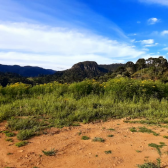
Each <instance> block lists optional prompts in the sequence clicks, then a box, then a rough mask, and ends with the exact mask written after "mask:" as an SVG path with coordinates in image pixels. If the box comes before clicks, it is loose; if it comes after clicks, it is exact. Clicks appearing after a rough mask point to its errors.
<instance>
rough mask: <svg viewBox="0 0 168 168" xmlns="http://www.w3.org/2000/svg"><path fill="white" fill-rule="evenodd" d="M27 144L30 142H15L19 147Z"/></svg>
mask: <svg viewBox="0 0 168 168" xmlns="http://www.w3.org/2000/svg"><path fill="white" fill-rule="evenodd" d="M27 144H28V142H27V141H21V142H18V143H15V145H16V146H17V147H22V146H25V145H27Z"/></svg>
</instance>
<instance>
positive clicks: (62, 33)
mask: <svg viewBox="0 0 168 168" xmlns="http://www.w3.org/2000/svg"><path fill="white" fill-rule="evenodd" d="M0 37H1V38H0V50H1V51H2V52H1V53H0V59H1V60H3V63H5V62H6V63H9V60H11V62H12V63H18V64H21V63H22V64H21V65H23V64H24V65H25V64H29V65H43V67H46V68H51V66H52V68H53V69H56V68H57V67H63V68H64V69H66V68H70V67H71V66H72V65H73V64H74V63H76V62H79V61H85V60H95V61H97V62H98V63H104V64H109V63H113V62H123V60H124V59H131V58H137V57H140V56H142V55H145V52H144V51H140V50H138V49H136V48H135V47H133V46H132V45H131V44H130V45H129V44H127V43H123V42H119V41H116V40H112V39H109V38H106V37H103V36H99V35H96V34H94V33H89V34H88V32H87V33H85V32H82V31H81V32H80V31H77V30H73V29H65V28H58V27H49V26H43V25H32V24H28V23H6V24H5V23H4V24H0ZM65 60H66V61H65ZM119 60H120V61H119ZM1 62H2V61H1Z"/></svg>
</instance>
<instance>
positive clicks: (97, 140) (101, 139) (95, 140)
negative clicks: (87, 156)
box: [92, 137, 105, 142]
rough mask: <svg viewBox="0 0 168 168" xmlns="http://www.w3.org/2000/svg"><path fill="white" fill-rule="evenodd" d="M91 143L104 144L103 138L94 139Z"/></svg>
mask: <svg viewBox="0 0 168 168" xmlns="http://www.w3.org/2000/svg"><path fill="white" fill-rule="evenodd" d="M92 141H93V142H104V141H105V140H104V139H103V138H100V137H95V138H94V139H93V140H92Z"/></svg>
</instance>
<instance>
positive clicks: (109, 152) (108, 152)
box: [104, 150, 112, 154]
mask: <svg viewBox="0 0 168 168" xmlns="http://www.w3.org/2000/svg"><path fill="white" fill-rule="evenodd" d="M104 152H105V154H111V153H112V152H111V150H108V151H104Z"/></svg>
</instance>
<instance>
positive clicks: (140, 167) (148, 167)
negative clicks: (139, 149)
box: [137, 159, 161, 168]
mask: <svg viewBox="0 0 168 168" xmlns="http://www.w3.org/2000/svg"><path fill="white" fill-rule="evenodd" d="M160 163H161V160H160V159H157V163H156V164H155V163H152V162H148V163H145V164H143V165H137V166H138V168H161V167H160Z"/></svg>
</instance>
